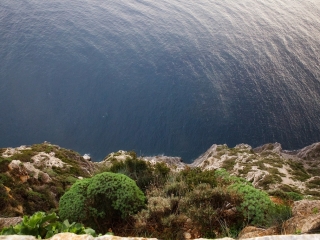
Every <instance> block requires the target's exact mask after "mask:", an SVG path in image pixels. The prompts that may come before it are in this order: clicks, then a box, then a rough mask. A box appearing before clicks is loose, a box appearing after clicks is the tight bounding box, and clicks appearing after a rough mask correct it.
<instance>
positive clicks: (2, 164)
mask: <svg viewBox="0 0 320 240" xmlns="http://www.w3.org/2000/svg"><path fill="white" fill-rule="evenodd" d="M11 161H12V160H10V159H7V158H3V157H0V172H6V171H8V170H9V169H8V165H9V163H10V162H11Z"/></svg>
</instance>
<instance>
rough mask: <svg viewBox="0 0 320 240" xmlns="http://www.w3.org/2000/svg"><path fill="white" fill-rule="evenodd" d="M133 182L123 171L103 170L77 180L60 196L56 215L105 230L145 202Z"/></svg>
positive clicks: (137, 209) (138, 208) (135, 210)
mask: <svg viewBox="0 0 320 240" xmlns="http://www.w3.org/2000/svg"><path fill="white" fill-rule="evenodd" d="M145 200H146V199H145V196H144V194H143V192H142V191H141V190H140V189H139V188H138V186H137V185H136V183H135V182H134V181H133V180H132V179H130V178H129V177H127V176H125V175H123V174H117V173H111V172H104V173H101V174H98V175H95V176H94V177H92V178H90V179H83V180H78V181H77V182H76V183H75V184H74V185H72V187H71V188H70V189H69V190H68V191H67V192H66V193H65V194H64V195H63V196H62V197H61V199H60V202H59V209H60V210H59V215H60V217H61V218H62V219H69V220H70V221H76V222H81V223H84V224H85V225H87V226H90V227H93V228H96V227H98V228H99V230H100V231H101V232H106V231H107V229H108V228H110V227H113V226H114V224H117V223H119V222H121V221H123V220H124V219H126V218H127V217H129V216H130V215H132V214H134V213H137V212H138V211H139V210H140V209H141V208H142V207H143V206H144V205H145Z"/></svg>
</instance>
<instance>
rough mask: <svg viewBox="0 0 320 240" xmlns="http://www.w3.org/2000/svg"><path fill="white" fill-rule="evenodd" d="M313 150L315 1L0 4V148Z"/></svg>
mask: <svg viewBox="0 0 320 240" xmlns="http://www.w3.org/2000/svg"><path fill="white" fill-rule="evenodd" d="M44 141H48V142H51V143H53V144H58V145H60V146H61V147H65V148H71V149H73V150H75V151H78V152H80V153H81V154H84V153H90V154H91V156H92V157H93V159H94V160H95V161H99V160H101V159H102V158H103V157H104V156H106V155H107V154H108V153H110V152H112V151H118V150H119V149H122V150H134V151H136V152H137V153H138V155H157V154H165V155H171V156H181V157H182V158H183V159H184V160H185V161H186V162H190V161H192V160H193V159H195V158H196V157H197V156H199V155H200V154H201V153H203V152H204V151H205V150H206V149H207V148H208V147H210V146H211V145H212V144H213V143H217V144H224V143H226V144H228V145H229V146H230V147H233V146H234V145H236V144H238V143H248V144H250V145H252V146H254V147H255V146H258V145H261V144H263V143H267V142H280V143H281V144H282V145H283V148H286V149H297V148H302V147H304V146H306V145H308V144H311V143H313V142H316V141H320V0H303V1H302V0H241V1H239V0H230V1H225V0H197V1H190V0H158V1H152V0H108V1H104V0H68V1H66V0H45V1H44V0H1V1H0V147H9V146H10V147H15V146H19V145H22V144H23V145H29V144H34V143H41V142H44Z"/></svg>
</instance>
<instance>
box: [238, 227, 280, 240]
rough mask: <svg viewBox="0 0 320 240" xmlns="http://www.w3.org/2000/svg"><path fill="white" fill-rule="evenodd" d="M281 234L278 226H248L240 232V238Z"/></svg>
mask: <svg viewBox="0 0 320 240" xmlns="http://www.w3.org/2000/svg"><path fill="white" fill-rule="evenodd" d="M276 234H279V232H278V231H277V228H275V227H272V228H268V229H263V228H257V227H253V226H247V227H245V228H244V229H242V231H241V232H240V234H239V239H247V238H254V237H261V236H269V235H276Z"/></svg>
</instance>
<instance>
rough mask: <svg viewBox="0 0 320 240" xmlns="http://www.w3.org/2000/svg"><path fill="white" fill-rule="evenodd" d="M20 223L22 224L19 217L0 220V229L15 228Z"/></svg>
mask: <svg viewBox="0 0 320 240" xmlns="http://www.w3.org/2000/svg"><path fill="white" fill-rule="evenodd" d="M20 222H22V218H21V217H11V218H0V229H2V228H5V227H10V226H15V225H17V224H18V223H20Z"/></svg>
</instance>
